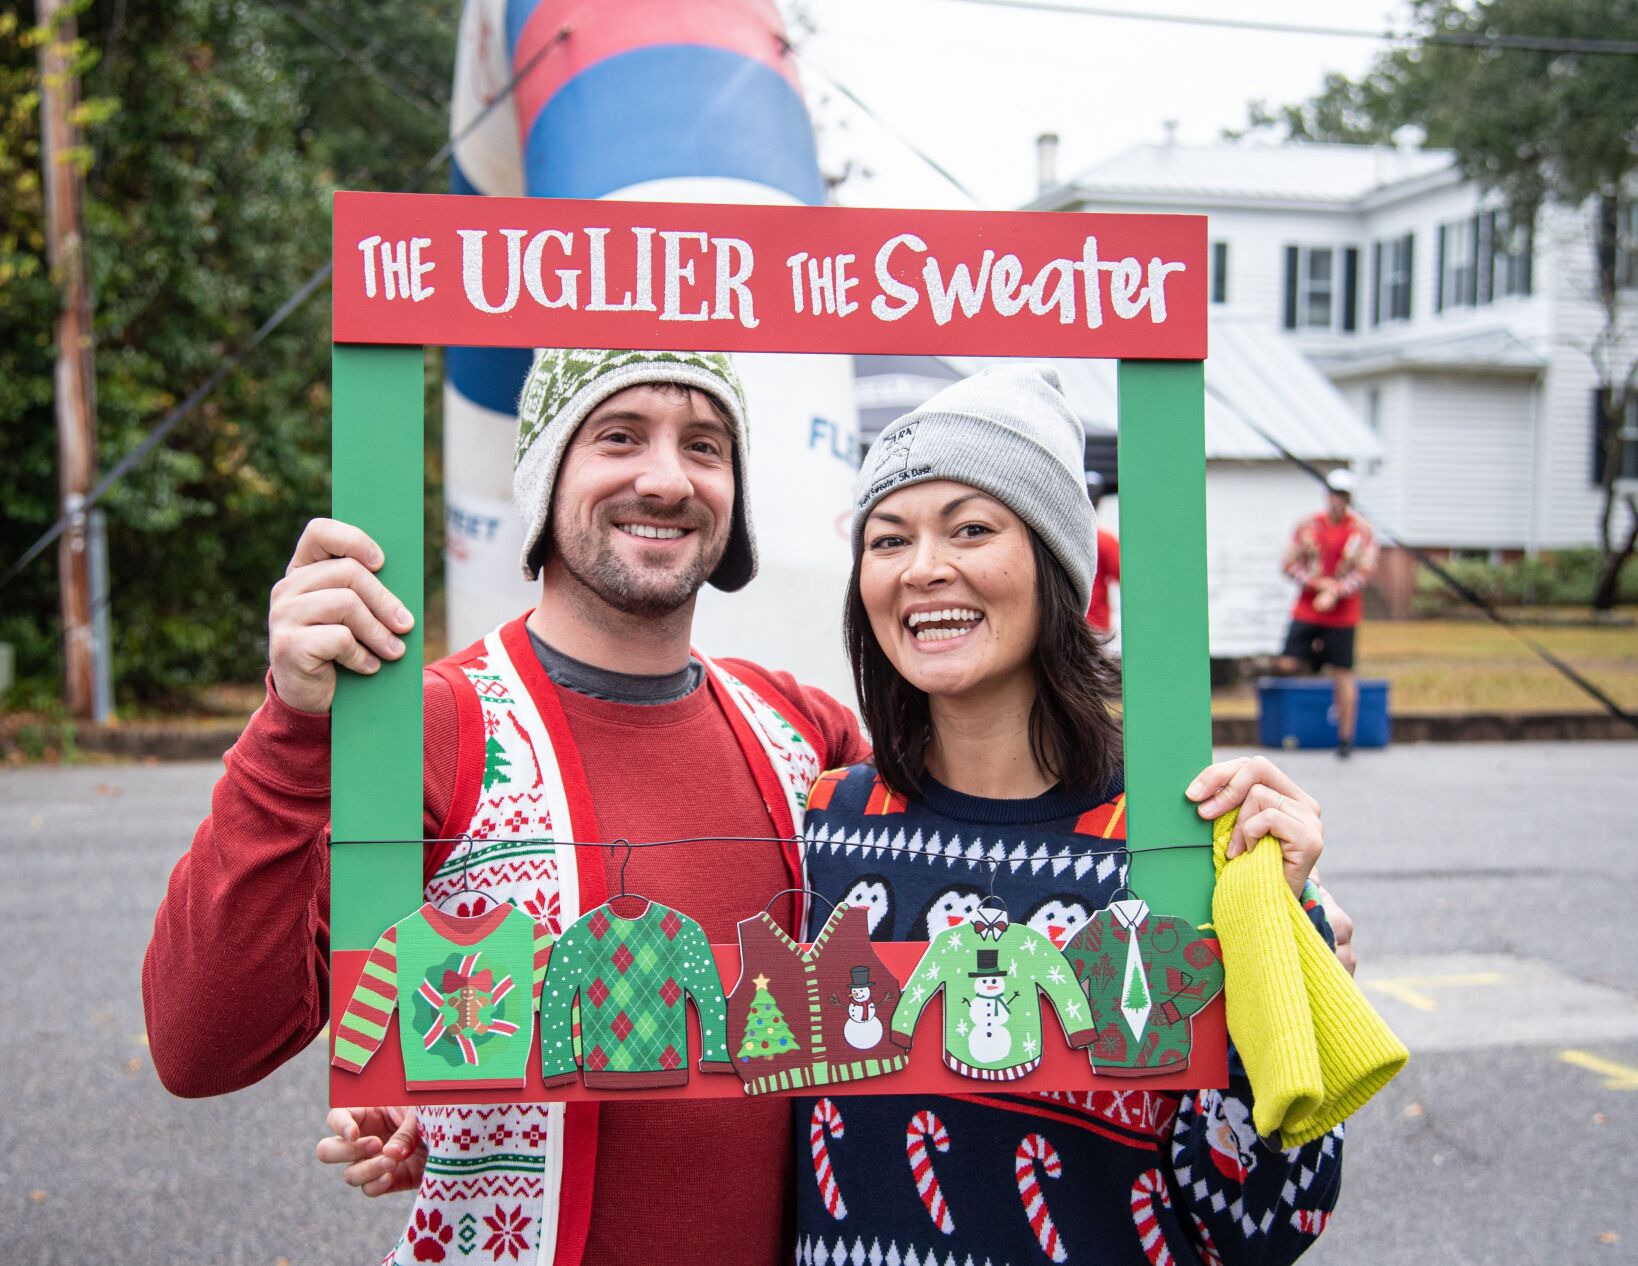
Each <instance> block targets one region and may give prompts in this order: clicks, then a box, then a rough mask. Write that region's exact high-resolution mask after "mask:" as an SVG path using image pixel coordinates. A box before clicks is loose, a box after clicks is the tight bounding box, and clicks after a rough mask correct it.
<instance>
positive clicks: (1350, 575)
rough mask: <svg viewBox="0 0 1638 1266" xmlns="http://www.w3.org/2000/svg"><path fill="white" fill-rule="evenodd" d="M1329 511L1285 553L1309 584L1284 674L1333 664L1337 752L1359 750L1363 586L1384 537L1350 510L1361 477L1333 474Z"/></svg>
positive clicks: (1300, 531)
mask: <svg viewBox="0 0 1638 1266" xmlns="http://www.w3.org/2000/svg"><path fill="white" fill-rule="evenodd" d="M1325 485H1326V488H1327V493H1326V506H1325V509H1324V511H1323V512H1321V513H1319V514H1316V515H1314V516H1313V517H1312V518H1310V519H1304V520H1303V521H1302V522H1301V523H1299V524H1298V525H1297V530H1296V531H1295V532H1294V533H1293V534H1292V537H1291V544H1290V545H1289V546H1288V547H1287V549H1286V552H1285V562H1284V568H1285V574H1286V575H1287V576H1290V577H1291V579H1293V580H1295V581H1296V582H1297V583H1298V584H1300V585H1301V586H1302V591H1301V592H1300V593H1299V594H1298V595H1297V602H1296V605H1295V606H1294V607H1292V609H1291V628H1290V630H1289V631H1288V632H1287V633H1286V637H1285V650H1284V652H1283V653H1282V654H1281V656H1280V658H1279V659H1278V660H1276V661H1275V662H1276V666H1277V667H1278V669H1279V671H1281V672H1285V673H1295V672H1301V671H1302V670H1303V669H1304V667H1306V668H1307V669H1308V670H1309V671H1310V672H1318V671H1319V670H1320V669H1321V668H1329V669H1330V672H1331V678H1332V681H1333V682H1334V687H1333V688H1334V690H1335V692H1336V710H1337V756H1338V757H1340V758H1341V759H1343V760H1346V759H1347V758H1348V756H1349V755H1350V753H1352V751H1353V749H1354V726H1355V722H1356V720H1357V718H1358V712H1359V686H1358V683H1357V682H1356V681H1355V680H1354V630H1355V629H1357V628H1358V627H1359V621H1360V617H1361V616H1362V614H1363V611H1364V600H1363V599H1362V597H1361V591H1362V590H1363V589H1364V588H1365V585H1366V582H1368V581H1369V580H1370V578H1371V573H1372V572H1373V571H1374V570H1375V568H1376V534H1375V533H1374V532H1372V531H1371V525H1370V524H1369V523H1367V522H1366V521H1365V520H1364V519H1362V518H1360V517H1359V516H1358V515H1357V514H1355V513H1354V512H1353V510H1352V509H1351V508H1350V506H1351V504H1352V501H1353V495H1354V477H1353V475H1352V474H1351V473H1350V472H1349V471H1347V470H1333V471H1332V472H1331V473H1330V474H1329V475H1327V476H1326V477H1325Z"/></svg>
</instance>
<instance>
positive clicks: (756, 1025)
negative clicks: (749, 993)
mask: <svg viewBox="0 0 1638 1266" xmlns="http://www.w3.org/2000/svg"><path fill="white" fill-rule="evenodd" d="M751 983H752V984H753V985H755V986H756V994H755V996H753V997H752V999H751V1010H750V1013H749V1014H748V1015H747V1016H746V1017H745V1037H744V1040H743V1041H741V1042H740V1044H739V1061H740V1063H742V1064H747V1063H749V1062H750V1061H751V1060H753V1059H773V1058H774V1057H775V1056H777V1055H786V1054H789V1053H790V1052H791V1051H794V1050H798V1049H800V1047H799V1044H798V1042H797V1040H796V1035H795V1034H794V1033H792V1032H791V1028H790V1025H788V1024H786V1023H785V1013H784V1012H783V1011H781V1010H780V1009H779V1004H778V1003H777V1002H775V1001H774V996H773V994H772V993H771V992H770V991H769V989H768V978H767V977H766V976H757V977H754V978H753V979H752V981H751Z"/></svg>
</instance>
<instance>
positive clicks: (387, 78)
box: [272, 0, 449, 119]
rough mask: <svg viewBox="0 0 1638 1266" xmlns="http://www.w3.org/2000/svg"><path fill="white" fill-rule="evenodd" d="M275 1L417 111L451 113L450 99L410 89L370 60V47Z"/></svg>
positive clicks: (438, 116)
mask: <svg viewBox="0 0 1638 1266" xmlns="http://www.w3.org/2000/svg"><path fill="white" fill-rule="evenodd" d="M272 3H273V7H274V8H276V9H278V10H280V11H281V12H283V13H284V14H285V15H286V16H287V17H288V18H289V19H290V20H291V21H292V22H294V23H295V24H296V25H297V26H299V27H301V28H302V30H304V31H306V32H307V33H308V34H309V35H311V36H312V37H313V38H314V39H316V40H318V41H319V43H321V44H323V45H324V46H325V47H326V48H328V49H329V50H330V51H331V52H332V53H334V54H335V55H336V56H337V57H340V58H341V59H342V60H344V61H346V62H348V63H350V64H351V65H353V66H356V67H357V68H358V69H359V70H360V71H362V72H363V73H364V74H366V75H368V76H369V77H370V78H371V79H373V80H375V81H376V83H378V84H380V85H382V87H384V88H386V89H387V91H388V92H391V93H392V94H393V95H394V96H396V97H397V98H398V99H399V100H400V101H407V102H408V103H409V104H410V105H412V106H414V107H415V108H416V109H417V110H420V111H422V112H423V113H426V114H429V115H431V116H432V117H433V118H435V119H441V118H443V117H444V115H445V114H446V113H448V108H449V107H448V104H447V103H446V102H442V101H434V100H432V99H431V98H430V97H427V96H426V95H424V94H423V93H420V92H416V91H415V90H414V89H412V88H410V87H409V85H407V84H405V83H402V82H400V81H399V80H398V79H396V78H394V77H393V76H392V75H389V74H386V73H385V72H384V71H382V70H381V68H380V67H378V66H376V65H375V63H374V62H373V61H372V60H371V59H370V57H369V55H368V50H366V51H365V53H362V54H361V53H358V52H355V51H354V50H353V49H351V48H349V47H348V46H347V45H346V44H345V43H343V42H342V41H341V40H340V39H338V38H336V37H335V36H333V35H331V34H330V33H329V32H328V31H326V30H325V29H324V28H323V27H321V26H320V25H319V24H318V22H317V21H316V20H315V19H314V18H313V17H312V15H310V14H309V13H308V12H307V11H306V10H305V9H302V8H299V7H298V6H296V5H294V4H292V3H290V0H272Z"/></svg>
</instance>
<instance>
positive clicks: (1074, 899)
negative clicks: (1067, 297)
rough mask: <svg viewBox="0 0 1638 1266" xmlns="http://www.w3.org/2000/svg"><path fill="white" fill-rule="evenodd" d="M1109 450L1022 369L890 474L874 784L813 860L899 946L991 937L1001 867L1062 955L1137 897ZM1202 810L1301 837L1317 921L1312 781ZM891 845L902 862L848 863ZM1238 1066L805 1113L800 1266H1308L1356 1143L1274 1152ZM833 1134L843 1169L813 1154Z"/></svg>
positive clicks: (1215, 782)
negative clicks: (1105, 473)
mask: <svg viewBox="0 0 1638 1266" xmlns="http://www.w3.org/2000/svg"><path fill="white" fill-rule="evenodd" d="M1083 444H1084V439H1083V435H1082V431H1081V427H1080V423H1079V421H1078V420H1077V418H1076V417H1075V414H1074V413H1073V411H1072V410H1071V409H1070V408H1069V406H1068V404H1067V403H1066V401H1065V400H1064V398H1063V395H1062V393H1061V391H1060V390H1059V388H1058V384H1057V379H1056V377H1055V375H1054V374H1053V373H1052V372H1051V371H1050V370H1043V369H1040V368H1037V367H1031V366H1023V365H1011V366H1006V367H1001V368H997V369H993V370H990V371H987V372H985V373H982V374H979V375H977V376H975V377H973V378H970V379H967V380H965V381H963V382H960V383H957V384H955V385H953V386H951V387H949V388H947V389H946V390H945V391H943V392H941V393H940V394H939V395H937V396H935V397H934V398H933V399H932V400H930V401H928V402H927V403H926V404H925V405H923V406H922V407H921V408H920V409H918V410H916V411H915V412H913V413H911V414H909V415H908V416H906V417H904V418H901V419H900V420H899V421H898V422H896V423H894V424H893V425H892V426H891V427H889V428H888V429H887V431H885V432H884V433H883V435H882V436H881V438H880V439H879V440H878V441H877V442H876V444H875V446H874V447H873V448H872V450H871V452H870V454H869V456H868V457H867V458H866V461H865V468H864V474H863V476H862V479H861V484H860V492H861V495H860V496H859V498H858V501H857V504H856V509H855V516H854V527H853V542H854V555H855V559H856V563H855V568H854V573H853V577H852V581H851V584H850V588H849V591H848V604H847V617H846V630H847V641H848V648H849V652H850V655H851V658H852V662H853V671H854V677H855V681H856V684H857V686H858V691H859V696H860V702H861V707H862V711H863V717H864V721H865V723H866V725H867V726H868V728H869V730H870V732H871V734H872V736H873V738H874V741H875V757H874V761H873V763H871V764H867V765H858V766H854V767H853V768H850V769H847V770H842V771H836V772H833V773H830V774H827V775H825V776H824V778H823V779H821V781H820V784H819V785H818V786H816V788H815V792H814V795H813V796H812V798H811V800H810V804H809V813H808V820H807V835H808V839H809V848H808V859H809V868H810V876H811V880H810V882H811V883H812V886H813V887H814V888H815V890H816V891H818V892H819V893H820V894H822V895H823V896H825V897H827V898H829V899H830V900H832V901H835V902H843V901H847V902H851V903H856V904H863V905H867V906H868V907H870V909H871V916H870V917H871V923H872V937H873V939H877V940H901V941H902V940H922V939H926V938H928V937H929V936H931V935H934V934H936V933H938V932H940V931H943V930H945V929H947V928H949V927H952V926H954V925H956V924H957V923H961V922H964V921H966V920H967V919H969V918H970V917H971V916H972V915H973V913H974V912H975V911H976V910H977V909H978V906H979V904H980V902H981V900H983V899H984V897H985V895H986V894H987V893H989V892H990V891H991V875H990V873H989V871H990V867H989V866H988V865H986V864H984V863H983V862H982V861H980V860H971V861H969V860H967V859H968V858H975V859H976V858H979V857H983V856H990V855H997V852H996V846H997V845H1000V846H1001V848H1000V852H999V854H998V855H999V856H1002V857H1005V858H1009V859H1013V858H1016V859H1017V860H1015V861H1008V862H1004V863H1002V864H1001V865H1000V866H999V868H998V872H997V873H996V874H995V876H994V883H993V891H994V893H995V894H996V896H998V897H1000V898H1001V900H1002V901H1003V902H1004V904H1005V906H1006V909H1007V911H1008V914H1009V917H1010V918H1011V919H1013V920H1017V921H1024V922H1026V923H1028V924H1029V925H1030V926H1032V927H1034V928H1035V929H1036V930H1037V931H1040V932H1043V933H1045V934H1046V935H1047V936H1049V937H1051V938H1052V940H1053V941H1054V942H1055V943H1057V944H1058V945H1060V946H1062V945H1063V944H1064V943H1065V941H1066V940H1067V939H1068V938H1069V937H1071V936H1072V935H1073V934H1074V933H1075V931H1076V930H1077V929H1078V928H1080V927H1081V925H1083V924H1085V923H1086V922H1087V921H1088V920H1089V919H1090V918H1092V917H1093V916H1094V915H1095V913H1096V912H1097V911H1099V910H1101V909H1103V908H1104V907H1105V906H1107V905H1108V904H1109V903H1110V902H1111V901H1112V900H1113V899H1115V898H1116V897H1117V896H1119V895H1121V894H1120V890H1121V889H1122V887H1123V885H1124V883H1125V879H1126V874H1127V855H1126V853H1125V850H1124V847H1123V845H1122V841H1123V840H1124V838H1125V829H1124V810H1125V803H1124V797H1123V796H1122V794H1121V792H1122V782H1121V747H1120V729H1119V724H1118V722H1117V721H1116V719H1115V717H1114V716H1113V714H1112V711H1111V705H1112V704H1113V703H1114V702H1115V700H1116V698H1117V692H1118V688H1119V677H1118V673H1117V671H1116V669H1115V667H1114V665H1113V664H1112V663H1111V662H1110V660H1109V659H1108V658H1107V656H1106V655H1105V653H1104V651H1103V650H1102V647H1101V645H1100V643H1099V641H1098V640H1097V637H1096V635H1095V634H1094V633H1093V632H1092V631H1091V630H1090V629H1089V628H1088V626H1087V624H1086V621H1085V618H1084V613H1085V611H1086V608H1087V600H1088V593H1089V589H1090V584H1091V580H1092V575H1093V572H1094V569H1095V565H1096V560H1095V557H1094V555H1095V544H1094V542H1095V541H1096V525H1095V523H1094V519H1093V513H1092V506H1091V504H1090V502H1089V501H1088V500H1087V496H1086V491H1085V485H1084V483H1083V480H1082V468H1081V460H1082V452H1083ZM1180 790H1181V789H1180ZM1188 795H1189V796H1190V798H1191V799H1193V800H1196V801H1197V802H1198V803H1199V810H1200V813H1201V814H1202V816H1205V817H1216V816H1218V815H1219V814H1221V813H1223V812H1225V811H1227V809H1229V808H1232V807H1235V806H1239V808H1240V815H1241V817H1240V825H1239V826H1237V828H1236V832H1235V839H1234V841H1233V842H1232V843H1231V846H1230V853H1231V855H1232V854H1235V853H1238V852H1239V851H1240V850H1241V849H1242V848H1243V847H1244V844H1243V842H1242V841H1243V840H1244V839H1246V838H1249V839H1251V840H1256V839H1258V838H1260V837H1261V836H1262V835H1263V834H1265V833H1271V834H1274V835H1276V836H1278V837H1279V838H1280V840H1281V844H1282V853H1283V855H1284V858H1285V866H1286V872H1287V878H1288V879H1289V881H1290V882H1291V885H1292V888H1293V890H1294V891H1296V892H1298V893H1299V894H1302V893H1303V891H1304V888H1305V885H1306V881H1307V879H1308V875H1309V873H1310V872H1311V871H1312V869H1313V866H1314V862H1315V861H1316V860H1317V858H1318V855H1319V851H1320V847H1321V832H1320V826H1319V818H1318V811H1317V806H1316V805H1315V804H1314V802H1313V801H1312V800H1311V799H1310V798H1309V797H1307V796H1305V795H1304V794H1303V793H1302V792H1301V791H1300V790H1299V789H1298V788H1297V787H1296V786H1294V785H1293V784H1292V783H1291V782H1290V780H1289V779H1287V778H1285V776H1284V775H1282V774H1280V773H1279V771H1277V770H1275V769H1274V768H1273V767H1272V766H1270V765H1268V764H1267V762H1263V761H1258V762H1230V763H1228V764H1225V765H1217V766H1213V767H1211V768H1210V769H1208V770H1206V771H1204V772H1203V773H1202V774H1201V776H1200V777H1199V778H1198V779H1197V780H1196V781H1195V783H1194V784H1192V785H1191V786H1190V787H1189V788H1188ZM866 834H868V835H870V836H872V837H873V838H875V839H877V840H881V841H884V842H889V841H890V843H889V846H888V847H887V848H885V849H880V850H878V849H869V848H866V849H859V848H853V849H849V848H847V847H845V842H853V843H857V842H858V841H859V840H860V839H861V838H863V837H864V836H865V835H866ZM958 843H959V847H957V845H958ZM975 846H976V847H975ZM1305 904H1309V905H1310V909H1311V916H1312V917H1313V918H1314V920H1315V922H1316V924H1318V925H1319V926H1320V927H1321V930H1322V931H1326V930H1327V929H1326V928H1325V924H1324V916H1323V914H1322V913H1320V911H1319V910H1318V909H1317V906H1318V903H1317V902H1314V901H1310V902H1306V903H1305ZM946 1005H948V1000H947V1003H946ZM1233 1066H1234V1076H1233V1077H1232V1079H1231V1080H1232V1084H1231V1087H1230V1089H1229V1090H1228V1091H1227V1092H1222V1093H1219V1092H1216V1091H1201V1092H1197V1093H1193V1094H1177V1093H1168V1092H1159V1091H1144V1090H1133V1091H1127V1092H1110V1091H1100V1092H1092V1093H1077V1094H1052V1095H1030V1094H1027V1093H1020V1094H1017V1095H1012V1096H990V1095H982V1096H981V1095H973V1096H961V1097H959V1098H949V1097H935V1096H879V1097H875V1096H873V1097H848V1098H839V1099H837V1100H835V1101H834V1102H833V1103H832V1104H831V1105H830V1106H829V1107H825V1108H820V1107H818V1101H817V1100H814V1099H807V1100H802V1101H799V1103H798V1106H797V1113H798V1116H797V1123H798V1127H799V1128H798V1140H799V1141H798V1149H799V1152H800V1153H801V1156H800V1162H799V1169H798V1172H799V1173H803V1172H804V1171H806V1172H805V1175H804V1177H805V1179H806V1180H805V1181H801V1182H799V1184H798V1187H799V1190H798V1196H797V1223H798V1226H797V1254H796V1257H797V1261H798V1262H819V1261H829V1262H836V1261H859V1260H869V1261H878V1260H885V1261H904V1262H912V1261H913V1262H923V1261H937V1262H941V1263H942V1262H945V1261H946V1260H948V1259H950V1258H952V1257H953V1260H954V1261H956V1262H966V1261H969V1260H970V1261H973V1262H983V1261H986V1260H988V1261H990V1262H994V1263H1001V1262H1012V1263H1022V1262H1032V1261H1041V1260H1052V1261H1059V1262H1063V1261H1068V1262H1075V1261H1096V1262H1099V1263H1125V1262H1130V1263H1133V1264H1134V1266H1138V1264H1140V1263H1159V1262H1162V1261H1167V1260H1169V1261H1173V1262H1179V1263H1194V1262H1213V1261H1227V1262H1289V1261H1291V1260H1293V1259H1294V1258H1296V1257H1297V1256H1298V1255H1299V1254H1300V1253H1301V1252H1302V1251H1303V1250H1304V1249H1305V1248H1306V1247H1307V1246H1308V1244H1309V1243H1311V1242H1312V1240H1313V1237H1314V1236H1315V1235H1316V1234H1318V1231H1319V1229H1320V1228H1321V1227H1322V1226H1323V1224H1324V1222H1325V1220H1326V1217H1327V1216H1328V1214H1329V1212H1330V1209H1331V1207H1332V1205H1333V1204H1334V1202H1335V1199H1336V1194H1337V1190H1338V1184H1339V1181H1340V1171H1341V1132H1340V1130H1338V1131H1337V1132H1335V1133H1334V1134H1332V1135H1327V1136H1325V1137H1323V1138H1321V1139H1320V1140H1318V1141H1316V1142H1314V1143H1311V1144H1309V1145H1307V1146H1305V1147H1302V1148H1296V1149H1291V1150H1289V1151H1280V1150H1278V1149H1275V1148H1273V1147H1271V1146H1269V1145H1267V1144H1265V1143H1264V1142H1262V1141H1261V1140H1260V1139H1258V1137H1257V1135H1256V1133H1255V1130H1254V1129H1253V1128H1252V1126H1251V1124H1250V1111H1249V1108H1250V1087H1249V1085H1248V1084H1247V1082H1246V1081H1245V1078H1244V1076H1243V1074H1241V1073H1240V1072H1239V1068H1238V1062H1237V1061H1234V1062H1233ZM982 1086H983V1083H978V1082H975V1083H974V1090H978V1089H980V1088H982ZM1027 1086H1028V1082H1027V1081H1026V1082H1023V1083H1022V1087H1021V1089H1022V1088H1027ZM816 1110H817V1112H818V1114H819V1115H818V1117H815V1115H814V1114H815V1112H816ZM833 1112H839V1113H840V1115H841V1117H842V1129H841V1132H840V1134H839V1135H836V1136H835V1137H832V1138H830V1139H829V1140H827V1149H826V1150H827V1153H828V1154H827V1155H826V1157H825V1161H826V1165H827V1166H828V1168H822V1167H820V1166H818V1165H817V1164H816V1163H815V1162H816V1159H817V1158H816V1157H815V1156H814V1155H812V1154H810V1142H809V1135H808V1130H807V1129H806V1128H805V1127H807V1126H808V1125H809V1123H810V1121H814V1120H818V1121H826V1122H828V1120H829V1117H830V1114H832V1113H833ZM814 1128H815V1129H816V1130H817V1129H818V1128H819V1127H818V1126H817V1125H816V1126H815V1127H814ZM832 1133H833V1134H834V1133H835V1132H834V1131H832ZM814 1137H817V1135H815V1136H814ZM814 1151H817V1148H814ZM820 1178H824V1179H826V1180H828V1184H827V1182H822V1181H819V1180H818V1179H820ZM842 1208H845V1210H846V1213H845V1216H843V1217H838V1216H837V1214H838V1211H839V1209H842ZM1219 1255H1220V1256H1219Z"/></svg>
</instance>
